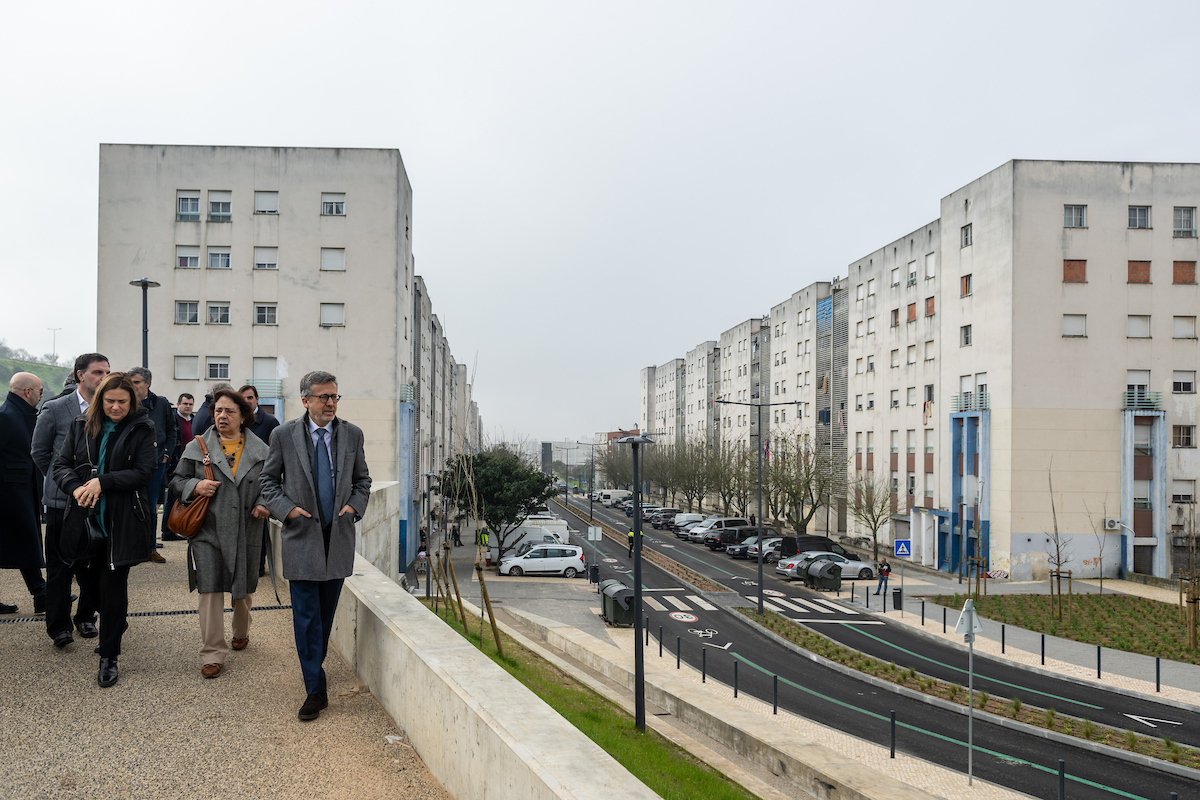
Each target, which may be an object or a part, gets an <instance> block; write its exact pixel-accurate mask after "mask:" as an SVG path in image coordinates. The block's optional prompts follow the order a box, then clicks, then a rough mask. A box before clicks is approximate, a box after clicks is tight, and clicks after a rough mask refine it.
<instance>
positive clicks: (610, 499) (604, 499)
mask: <svg viewBox="0 0 1200 800" xmlns="http://www.w3.org/2000/svg"><path fill="white" fill-rule="evenodd" d="M632 495H633V492H631V491H629V490H628V489H605V490H604V491H602V492H600V502H601V503H603V504H604V505H606V506H608V507H609V508H612V507H613V506H615V505H616V504H617V503H619V502H621V501H622V500H624V499H626V498H628V497H630V496H632Z"/></svg>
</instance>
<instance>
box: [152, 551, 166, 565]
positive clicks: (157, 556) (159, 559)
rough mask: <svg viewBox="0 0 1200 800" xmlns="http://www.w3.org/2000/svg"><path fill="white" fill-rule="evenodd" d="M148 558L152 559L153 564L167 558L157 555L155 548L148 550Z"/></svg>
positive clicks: (162, 561) (161, 562)
mask: <svg viewBox="0 0 1200 800" xmlns="http://www.w3.org/2000/svg"><path fill="white" fill-rule="evenodd" d="M150 560H151V561H153V562H154V563H155V564H165V563H167V560H166V559H165V558H163V557H162V556H161V555H159V553H158V551H157V550H151V551H150Z"/></svg>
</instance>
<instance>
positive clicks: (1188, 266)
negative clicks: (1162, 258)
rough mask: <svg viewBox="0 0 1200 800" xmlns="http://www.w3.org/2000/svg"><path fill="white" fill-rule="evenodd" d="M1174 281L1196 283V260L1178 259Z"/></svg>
mask: <svg viewBox="0 0 1200 800" xmlns="http://www.w3.org/2000/svg"><path fill="white" fill-rule="evenodd" d="M1173 281H1174V282H1175V283H1185V284H1194V283H1195V282H1196V262H1195V261H1176V262H1175V274H1174V278H1173Z"/></svg>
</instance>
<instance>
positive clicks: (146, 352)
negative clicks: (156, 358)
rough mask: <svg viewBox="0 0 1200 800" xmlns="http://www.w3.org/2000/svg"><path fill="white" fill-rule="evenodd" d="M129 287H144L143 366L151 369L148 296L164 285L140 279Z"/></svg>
mask: <svg viewBox="0 0 1200 800" xmlns="http://www.w3.org/2000/svg"><path fill="white" fill-rule="evenodd" d="M129 285H130V286H140V287H142V366H143V367H144V368H146V369H150V311H149V302H148V300H147V297H146V295H147V293H148V291H149V290H150V289H153V288H155V287H158V286H162V284H161V283H159V282H158V281H152V280H150V279H149V278H138V279H137V280H136V281H130V282H129Z"/></svg>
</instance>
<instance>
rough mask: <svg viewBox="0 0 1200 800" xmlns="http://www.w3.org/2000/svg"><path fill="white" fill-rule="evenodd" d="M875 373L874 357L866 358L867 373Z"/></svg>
mask: <svg viewBox="0 0 1200 800" xmlns="http://www.w3.org/2000/svg"><path fill="white" fill-rule="evenodd" d="M874 371H875V356H867V372H874Z"/></svg>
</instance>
